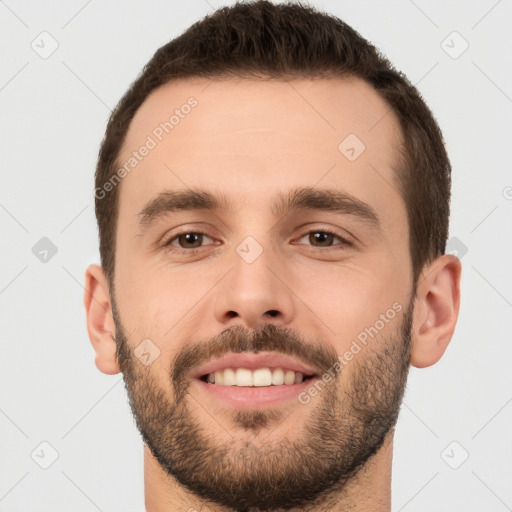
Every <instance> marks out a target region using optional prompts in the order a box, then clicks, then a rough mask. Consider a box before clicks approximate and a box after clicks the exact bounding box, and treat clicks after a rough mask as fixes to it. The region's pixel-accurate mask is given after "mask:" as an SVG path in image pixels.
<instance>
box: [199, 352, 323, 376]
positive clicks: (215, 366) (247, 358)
mask: <svg viewBox="0 0 512 512" xmlns="http://www.w3.org/2000/svg"><path fill="white" fill-rule="evenodd" d="M226 368H247V369H249V370H256V369H257V368H283V369H288V370H293V371H295V372H301V373H303V374H304V375H308V376H312V375H315V374H316V373H317V372H316V370H315V369H314V368H311V367H310V366H307V365H305V364H304V363H301V362H300V361H298V360H297V359H294V358H293V357H290V356H287V355H284V354H278V353H277V352H258V353H257V354H255V353H254V352H243V353H240V354H227V355H225V356H223V357H220V358H219V359H214V360H213V361H209V362H208V363H206V364H204V365H203V366H201V367H200V368H198V369H197V370H195V371H193V372H192V374H191V376H192V377H193V378H200V377H202V376H203V375H208V374H210V373H215V372H216V371H220V370H225V369H226Z"/></svg>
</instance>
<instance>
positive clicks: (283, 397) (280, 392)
mask: <svg viewBox="0 0 512 512" xmlns="http://www.w3.org/2000/svg"><path fill="white" fill-rule="evenodd" d="M193 380H194V382H195V383H196V384H197V385H198V386H199V388H200V389H202V390H204V391H206V392H207V393H208V394H209V395H210V396H214V397H215V398H218V399H220V400H222V401H224V402H227V403H228V404H230V405H233V406H235V407H237V408H239V409H250V408H255V407H266V406H273V405H279V404H281V403H283V402H286V401H288V400H292V399H295V400H297V402H298V401H299V400H298V398H297V396H298V395H299V393H301V392H303V391H305V390H306V389H307V388H309V387H310V386H311V385H312V384H313V383H314V382H315V380H316V378H315V377H313V378H309V379H307V380H305V381H302V382H301V383H300V384H289V385H286V384H283V385H281V386H253V387H244V386H223V385H216V384H211V383H210V382H204V381H202V380H200V379H193Z"/></svg>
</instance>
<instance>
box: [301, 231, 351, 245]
mask: <svg viewBox="0 0 512 512" xmlns="http://www.w3.org/2000/svg"><path fill="white" fill-rule="evenodd" d="M304 238H307V240H308V242H309V243H310V244H311V245H312V246H313V247H332V246H333V242H334V241H335V240H336V239H338V240H339V241H340V242H341V243H337V244H334V245H341V246H352V245H353V244H352V242H349V241H348V240H347V239H345V238H343V237H341V236H339V235H337V234H336V233H334V232H332V231H330V230H328V229H317V230H315V231H309V232H308V233H306V234H305V235H303V236H302V237H301V238H299V243H301V242H300V241H301V240H303V239H304Z"/></svg>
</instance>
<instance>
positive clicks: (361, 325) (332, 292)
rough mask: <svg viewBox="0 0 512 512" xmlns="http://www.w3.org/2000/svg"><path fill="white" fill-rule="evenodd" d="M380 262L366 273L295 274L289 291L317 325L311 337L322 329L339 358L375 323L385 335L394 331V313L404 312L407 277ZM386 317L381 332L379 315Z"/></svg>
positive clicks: (316, 270)
mask: <svg viewBox="0 0 512 512" xmlns="http://www.w3.org/2000/svg"><path fill="white" fill-rule="evenodd" d="M376 259H377V261H378V264H375V265H368V266H366V265H365V266H364V267H363V266H358V265H356V264H346V265H343V266H341V265H340V266H334V265H328V264H325V263H324V264H323V265H317V264H315V265H314V266H313V267H309V268H306V266H304V267H303V268H302V269H299V268H295V269H294V271H293V273H292V275H293V278H292V279H293V285H291V288H292V289H293V290H294V293H295V294H296V296H297V297H298V298H299V299H300V301H302V302H303V303H304V304H306V306H307V309H306V311H308V312H310V313H311V314H310V315H309V316H310V318H311V319H312V321H313V322H314V324H315V325H314V326H312V328H313V330H312V331H311V332H315V330H317V331H318V329H320V330H321V332H322V333H324V336H327V338H326V339H329V338H330V339H332V340H333V344H334V345H335V347H336V350H337V351H338V353H340V352H343V351H344V350H346V349H347V348H348V347H349V346H350V344H351V342H352V341H353V340H354V339H355V338H357V336H358V335H359V334H360V333H362V332H364V330H365V329H366V328H369V327H371V326H374V325H375V324H376V322H378V324H377V327H378V328H379V331H382V334H385V333H388V332H390V330H391V331H394V330H396V328H397V325H396V321H395V319H396V318H397V317H398V314H395V313H396V310H402V309H405V307H406V300H407V298H408V291H409V289H408V282H407V279H406V278H405V276H404V275H403V271H400V269H399V268H398V265H396V264H393V262H392V261H391V262H389V261H387V262H386V260H383V258H382V256H381V257H378V258H376ZM297 304H298V305H299V306H300V304H299V303H297ZM386 313H387V314H388V316H387V317H386V320H388V321H387V322H385V324H384V326H382V325H381V324H382V321H381V315H386ZM390 318H391V320H390ZM301 323H303V322H302V319H301Z"/></svg>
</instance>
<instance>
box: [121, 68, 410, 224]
mask: <svg viewBox="0 0 512 512" xmlns="http://www.w3.org/2000/svg"><path fill="white" fill-rule="evenodd" d="M401 140H402V138H401V132H400V128H399V123H398V121H397V118H396V116H395V115H394V113H393V112H392V111H391V108H390V107H389V106H388V105H387V103H386V102H385V101H384V100H383V99H382V98H381V97H380V96H379V95H378V93H377V92H376V91H375V90H374V89H373V88H372V87H371V86H370V85H368V84H366V83H365V82H363V81H361V80H358V79H338V78H337V79H317V80H311V79H300V80H299V79H296V80H290V81H284V80H274V79H223V80H220V79H212V80H207V79H199V78H194V79H187V80H179V81H175V82H171V83H168V84H166V85H164V86H162V87H160V88H159V89H157V90H155V91H154V92H153V93H152V94H151V95H150V96H149V97H148V98H147V99H146V100H145V101H144V103H143V104H142V106H141V107H140V108H139V110H138V111H137V112H136V114H135V116H134V118H133V120H132V122H131V124H130V127H129V130H128V132H127V136H126V139H125V142H124V145H123V148H122V150H121V152H120V155H119V157H118V162H117V163H118V165H119V167H124V168H125V169H126V171H127V172H126V173H125V175H126V177H125V178H124V179H123V181H122V183H121V185H122V187H121V188H122V193H121V194H120V214H121V213H122V212H123V211H125V213H126V210H130V209H131V210H132V211H134V210H136V211H137V212H138V211H140V209H141V208H142V207H143V206H144V204H145V202H147V201H148V200H149V199H150V198H151V197H152V196H154V195H155V194H156V193H158V192H160V191H161V190H162V189H172V188H174V189H176V188H180V189H186V188H191V187H194V188H202V189H208V190H218V189H219V188H220V189H222V190H223V191H224V192H225V193H226V195H227V196H233V197H234V198H235V199H236V198H239V200H240V203H241V204H247V201H248V200H249V201H256V200H261V201H263V200H264V199H265V198H270V193H271V191H273V190H275V189H276V187H277V188H279V189H280V190H284V191H286V190H287V189H289V188H291V187H292V186H293V187H296V186H308V187H311V186H315V185H317V184H318V186H321V187H334V188H338V189H342V190H345V191H347V192H349V193H352V194H354V195H356V196H357V197H361V198H364V199H365V200H368V201H369V202H373V203H374V204H376V205H377V206H378V204H379V203H384V202H385V201H386V200H389V199H390V196H393V200H394V201H395V202H396V201H399V200H400V198H399V197H397V190H396V185H395V184H394V170H393V167H394V166H395V162H396V156H395V155H396V150H397V148H398V146H399V145H400V144H401ZM144 148H146V149H144ZM121 217H122V215H121Z"/></svg>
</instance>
